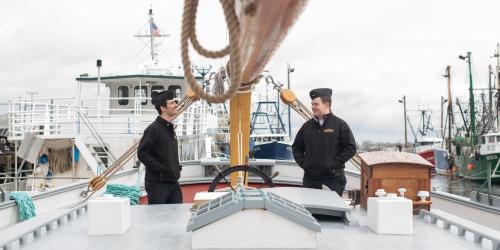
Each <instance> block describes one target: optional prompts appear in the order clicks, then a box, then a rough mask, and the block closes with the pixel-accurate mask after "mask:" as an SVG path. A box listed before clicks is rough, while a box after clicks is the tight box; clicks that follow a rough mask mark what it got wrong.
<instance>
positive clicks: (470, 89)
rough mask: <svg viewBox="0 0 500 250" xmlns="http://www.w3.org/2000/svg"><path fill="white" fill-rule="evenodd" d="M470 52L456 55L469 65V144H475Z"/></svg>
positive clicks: (474, 113) (474, 114) (474, 112)
mask: <svg viewBox="0 0 500 250" xmlns="http://www.w3.org/2000/svg"><path fill="white" fill-rule="evenodd" d="M471 54H472V53H471V52H467V56H462V55H460V56H458V58H459V59H461V60H464V61H466V62H467V64H468V67H469V109H470V132H471V133H470V136H471V137H470V142H471V145H472V146H474V145H476V140H477V138H476V111H475V107H474V88H473V83H472V65H471V63H472V62H471V61H472V59H471Z"/></svg>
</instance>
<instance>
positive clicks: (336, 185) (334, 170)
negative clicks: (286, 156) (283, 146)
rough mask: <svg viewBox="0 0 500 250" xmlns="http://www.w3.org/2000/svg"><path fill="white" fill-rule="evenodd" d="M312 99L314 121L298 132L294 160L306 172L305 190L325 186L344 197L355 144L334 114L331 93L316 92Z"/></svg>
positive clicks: (347, 130) (350, 134)
mask: <svg viewBox="0 0 500 250" xmlns="http://www.w3.org/2000/svg"><path fill="white" fill-rule="evenodd" d="M309 95H310V97H311V99H312V102H311V104H312V111H313V115H314V118H312V119H310V120H309V121H307V122H306V123H304V125H302V127H301V128H300V130H299V131H298V132H297V135H296V137H295V141H294V142H293V145H292V149H293V157H294V158H295V161H296V162H297V164H298V165H299V166H300V167H301V168H302V169H304V177H303V179H302V181H303V186H304V187H307V188H316V189H321V187H322V185H326V186H327V187H328V188H330V189H331V190H333V191H335V192H337V194H338V195H339V196H342V193H343V192H344V189H345V185H346V182H347V181H346V177H345V174H344V168H345V165H344V163H345V162H347V161H348V160H349V159H351V158H352V157H353V156H354V155H355V154H356V142H355V141H354V136H353V135H352V132H351V129H350V128H349V126H348V125H347V123H346V122H345V121H344V120H342V119H340V118H339V117H337V116H335V115H333V114H332V113H331V104H332V90H331V89H329V88H320V89H314V90H311V92H310V93H309Z"/></svg>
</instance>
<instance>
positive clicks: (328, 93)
mask: <svg viewBox="0 0 500 250" xmlns="http://www.w3.org/2000/svg"><path fill="white" fill-rule="evenodd" d="M309 96H310V97H311V100H314V99H316V98H318V97H323V96H325V97H332V89H330V88H319V89H313V90H311V92H309Z"/></svg>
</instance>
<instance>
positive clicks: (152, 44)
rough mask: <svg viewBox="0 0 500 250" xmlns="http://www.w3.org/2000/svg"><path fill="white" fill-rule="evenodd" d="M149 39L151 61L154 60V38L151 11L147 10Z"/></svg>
mask: <svg viewBox="0 0 500 250" xmlns="http://www.w3.org/2000/svg"><path fill="white" fill-rule="evenodd" d="M149 37H150V39H151V60H153V62H154V60H155V52H154V38H153V9H149Z"/></svg>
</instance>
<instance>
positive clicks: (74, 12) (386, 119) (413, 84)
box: [0, 0, 500, 141]
mask: <svg viewBox="0 0 500 250" xmlns="http://www.w3.org/2000/svg"><path fill="white" fill-rule="evenodd" d="M151 3H152V4H153V7H154V11H155V14H156V15H155V18H156V22H157V24H158V26H159V27H160V29H161V30H162V31H163V32H166V33H169V34H171V37H170V38H167V39H166V40H165V41H164V43H163V47H162V50H163V51H165V52H166V54H167V58H166V60H167V61H168V62H170V63H172V64H174V65H179V64H180V55H179V54H180V53H179V51H178V50H179V47H180V45H179V36H180V21H181V15H182V7H183V6H182V5H183V4H182V2H181V1H159V0H155V1H151ZM2 5H3V7H2V9H0V16H2V22H0V30H2V32H1V34H0V41H1V42H0V43H1V46H0V58H2V60H0V86H1V88H2V91H0V103H2V102H6V100H7V99H8V98H12V97H18V96H25V95H26V94H25V93H26V92H27V91H36V92H38V93H39V96H41V97H51V96H63V95H68V94H69V93H73V90H74V87H75V84H74V83H75V81H74V78H75V77H76V76H78V75H79V74H81V73H89V74H91V75H94V74H95V72H96V69H95V60H96V59H98V58H99V59H102V60H103V62H104V67H103V71H104V73H105V74H109V73H113V72H117V71H123V70H125V69H130V68H132V69H133V68H135V65H134V64H133V63H132V64H131V63H130V62H131V60H132V59H134V58H135V57H136V55H137V53H138V52H139V51H140V50H141V48H142V47H143V45H142V43H141V42H139V41H138V40H136V39H135V38H133V37H132V36H133V35H134V34H135V33H136V32H137V31H138V30H139V29H140V28H141V27H142V25H144V24H145V20H146V19H145V18H146V14H147V9H148V8H149V2H148V3H144V2H142V1H133V0H125V1H118V0H112V1H97V0H90V1H63V0H55V1H35V0H20V1H7V2H5V3H3V4H2ZM499 7H500V2H498V1H495V0H488V1H475V2H472V1H465V0H459V1H453V0H442V1H410V0H403V1H399V0H388V1H368V0H356V1H343V2H338V1H327V0H323V1H319V0H314V1H310V3H309V4H308V6H307V8H306V10H305V12H304V13H303V14H302V16H301V17H300V18H299V20H298V21H297V23H296V25H295V27H293V29H292V31H291V32H290V33H289V35H288V37H287V38H286V40H285V41H284V43H283V44H282V46H281V47H280V48H279V50H278V51H277V53H276V54H275V56H274V58H273V59H272V60H271V62H270V63H269V64H268V67H266V68H267V69H268V70H269V71H270V73H271V74H273V75H274V76H275V79H278V80H279V81H281V82H286V63H287V62H290V63H291V64H292V66H293V67H295V69H296V70H295V72H294V73H293V74H292V78H291V79H292V87H293V89H294V90H295V92H296V93H297V95H298V97H299V98H300V99H301V100H302V101H304V102H305V103H306V104H307V103H309V98H308V91H309V90H310V89H311V88H314V87H331V88H333V90H334V112H335V113H337V114H338V115H339V116H340V117H342V118H344V119H345V120H346V121H348V122H349V124H350V125H351V127H352V128H353V131H354V133H355V135H356V137H357V139H358V140H369V139H372V140H374V139H380V140H382V139H383V140H389V141H402V139H403V137H402V135H403V132H402V131H403V126H402V119H403V118H402V107H401V104H399V103H398V102H397V100H398V99H400V98H401V97H402V96H403V95H406V96H407V100H408V107H409V109H417V107H418V105H430V106H431V107H432V108H433V109H434V110H435V113H434V115H433V116H434V117H435V118H436V119H437V117H439V115H438V114H437V111H438V110H439V101H440V96H442V95H443V96H446V80H445V78H442V77H441V75H442V74H443V73H444V69H445V67H446V65H451V66H452V74H453V75H452V81H453V86H452V89H453V93H454V95H455V96H461V97H466V96H467V86H468V84H467V82H466V65H465V63H464V62H463V61H460V60H458V58H457V56H458V55H459V54H463V53H465V52H467V51H472V53H473V62H474V68H475V72H476V73H475V74H476V75H475V79H476V80H478V83H479V84H480V85H479V87H486V85H487V81H488V76H487V66H488V64H494V63H495V62H494V60H493V59H491V58H490V56H491V55H493V53H494V50H495V45H496V43H497V42H498V41H500V33H498V31H497V28H496V26H497V19H498V18H497V13H496V12H497V10H498V9H499ZM198 16H199V19H198V20H199V21H198V26H197V30H198V35H199V37H200V40H201V41H202V42H203V43H204V44H205V45H206V47H208V48H211V49H217V48H221V47H223V46H224V44H225V42H226V41H227V37H226V34H225V27H224V26H225V24H224V18H223V16H222V11H221V10H220V6H219V3H218V2H216V1H201V3H200V11H199V15H198ZM194 60H195V61H196V62H198V63H201V64H205V63H212V64H214V65H215V66H218V65H220V64H221V61H220V60H219V61H215V62H213V61H210V60H206V59H201V58H200V57H198V56H194ZM464 100H465V99H464ZM294 117H295V119H294V120H295V123H294V127H297V126H299V125H300V124H301V123H302V121H301V120H300V118H299V117H298V116H294ZM457 120H458V119H457ZM434 124H435V125H434V126H435V127H437V126H438V124H439V123H438V120H435V121H434ZM295 131H296V130H295Z"/></svg>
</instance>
